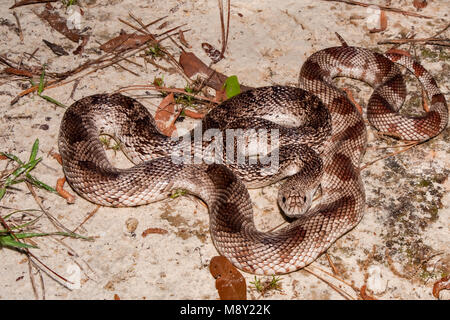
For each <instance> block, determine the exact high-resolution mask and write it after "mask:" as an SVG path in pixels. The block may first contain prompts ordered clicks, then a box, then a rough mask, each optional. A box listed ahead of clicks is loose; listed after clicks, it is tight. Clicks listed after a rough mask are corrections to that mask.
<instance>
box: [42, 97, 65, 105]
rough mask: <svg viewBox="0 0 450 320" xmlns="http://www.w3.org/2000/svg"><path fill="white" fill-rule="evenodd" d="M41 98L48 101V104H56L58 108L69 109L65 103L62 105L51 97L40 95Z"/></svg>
mask: <svg viewBox="0 0 450 320" xmlns="http://www.w3.org/2000/svg"><path fill="white" fill-rule="evenodd" d="M39 96H40V97H41V98H44V99H45V100H47V101H48V102H51V103H54V104H56V105H57V106H58V107H61V108H67V106H66V105H65V104H64V103H61V102H59V101H57V100H55V99H53V98H51V97H49V96H45V95H39Z"/></svg>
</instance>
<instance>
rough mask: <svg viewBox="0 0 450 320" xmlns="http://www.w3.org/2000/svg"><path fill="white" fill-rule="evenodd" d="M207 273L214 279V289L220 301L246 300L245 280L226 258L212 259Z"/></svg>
mask: <svg viewBox="0 0 450 320" xmlns="http://www.w3.org/2000/svg"><path fill="white" fill-rule="evenodd" d="M209 271H210V272H211V274H212V276H213V277H214V278H215V279H216V289H217V292H218V293H219V297H220V299H221V300H247V285H246V283H245V278H244V277H243V276H242V274H241V273H240V272H239V271H238V270H237V269H236V268H235V267H234V266H233V265H232V264H231V262H230V261H229V260H228V259H227V258H225V257H224V256H216V257H213V258H212V259H211V262H210V263H209Z"/></svg>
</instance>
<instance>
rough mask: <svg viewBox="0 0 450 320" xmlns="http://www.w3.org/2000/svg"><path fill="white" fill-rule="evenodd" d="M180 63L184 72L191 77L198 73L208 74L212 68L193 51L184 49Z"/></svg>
mask: <svg viewBox="0 0 450 320" xmlns="http://www.w3.org/2000/svg"><path fill="white" fill-rule="evenodd" d="M180 65H181V67H182V68H183V71H184V73H185V74H186V75H187V76H188V77H189V78H190V77H192V76H194V75H196V74H197V73H203V74H207V73H208V71H209V70H210V69H209V68H208V66H207V65H206V64H204V63H203V61H202V60H200V59H199V58H197V56H196V55H195V54H194V53H192V52H186V51H183V52H182V53H181V55H180Z"/></svg>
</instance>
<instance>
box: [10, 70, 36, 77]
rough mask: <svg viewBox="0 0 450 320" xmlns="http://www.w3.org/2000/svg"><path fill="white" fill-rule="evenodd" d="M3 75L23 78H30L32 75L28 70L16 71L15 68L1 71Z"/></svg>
mask: <svg viewBox="0 0 450 320" xmlns="http://www.w3.org/2000/svg"><path fill="white" fill-rule="evenodd" d="M3 72H4V73H9V74H14V75H16V76H24V77H29V78H32V77H33V74H32V73H31V72H30V71H28V70H23V69H16V68H5V69H3Z"/></svg>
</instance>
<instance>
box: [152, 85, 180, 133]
mask: <svg viewBox="0 0 450 320" xmlns="http://www.w3.org/2000/svg"><path fill="white" fill-rule="evenodd" d="M177 117H178V113H177V114H175V99H174V95H173V93H170V94H169V95H167V96H166V97H165V98H164V99H163V100H162V101H161V103H160V104H159V106H158V109H157V110H156V113H155V122H156V126H157V127H158V129H159V130H160V131H161V132H162V133H163V134H165V135H166V136H168V137H170V136H172V134H174V133H176V131H177V128H176V127H175V120H176V119H177Z"/></svg>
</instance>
